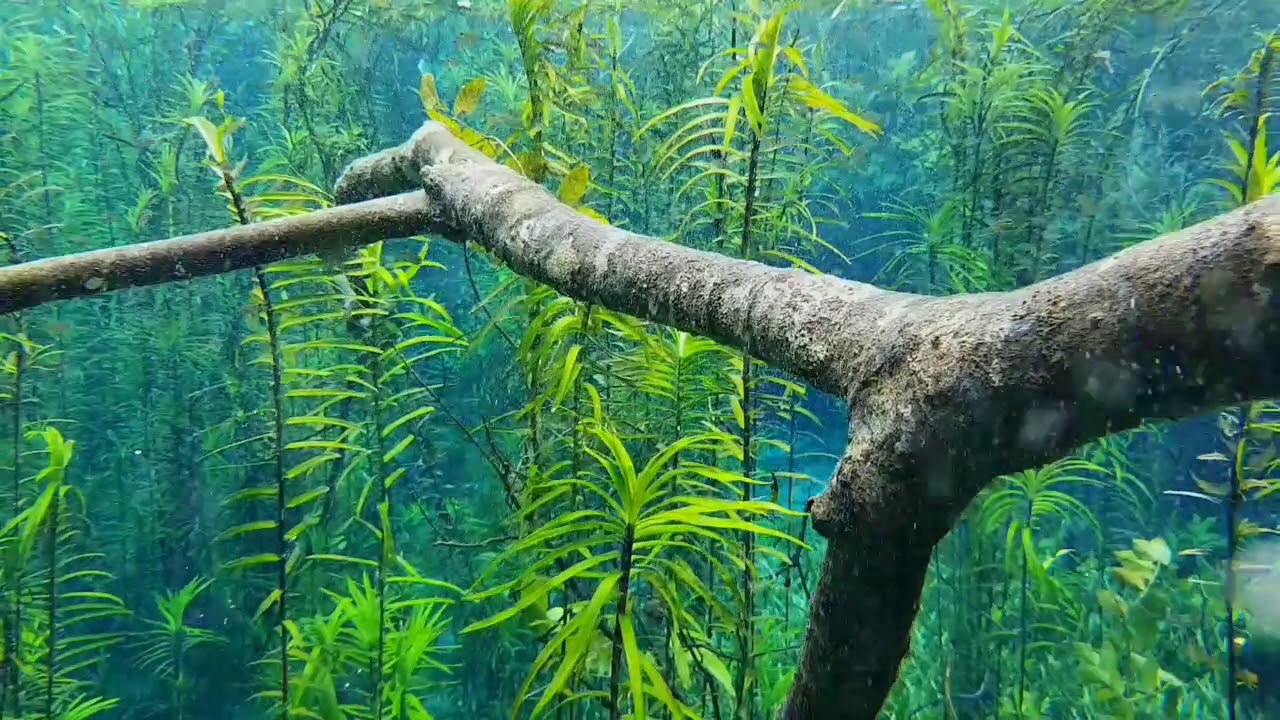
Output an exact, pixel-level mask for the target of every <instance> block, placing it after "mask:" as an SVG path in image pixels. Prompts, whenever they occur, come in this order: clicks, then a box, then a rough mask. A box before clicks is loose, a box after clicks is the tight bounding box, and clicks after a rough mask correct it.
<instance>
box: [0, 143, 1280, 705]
mask: <svg viewBox="0 0 1280 720" xmlns="http://www.w3.org/2000/svg"><path fill="white" fill-rule="evenodd" d="M335 196H336V197H337V199H338V202H339V203H340V205H338V206H337V207H334V208H330V209H326V210H322V211H317V212H314V213H310V214H307V215H303V216H298V217H292V218H286V219H281V220H275V221H271V222H264V223H260V224H256V225H248V226H243V227H237V228H231V229H226V230H215V231H211V232H206V233H199V234H195V235H188V236H183V237H179V238H173V239H170V240H163V241H158V242H151V243H142V244H137V245H130V246H124V247H116V248H111V249H107V250H97V251H91V252H87V253H81V254H76V255H69V256H64V257H58V258H49V259H46V260H39V261H35V262H30V263H24V264H20V265H14V266H10V267H6V268H2V269H0V312H4V313H9V312H14V311H17V310H21V309H23V308H28V307H32V306H34V305H38V304H41V303H44V302H49V301H54V300H63V299H69V298H75V297H86V296H92V295H96V294H101V293H103V292H107V291H111V290H116V289H120V288H125V287H132V286H142V285H151V284H156V283H163V282H170V281H174V280H182V279H187V278H191V277H197V276H203V275H212V274H217V273H222V272H228V271H232V270H236V269H241V268H246V267H251V266H253V265H260V264H265V263H269V262H272V261H275V260H280V259H284V258H286V257H291V256H297V255H303V254H307V253H312V252H318V251H324V250H329V249H334V248H338V247H344V246H355V245H361V244H367V243H370V242H376V241H378V240H382V239H386V238H395V237H405V236H409V235H415V234H423V233H437V234H441V235H444V236H446V237H448V238H450V239H453V240H456V241H473V242H475V243H477V244H479V245H481V246H483V247H485V248H486V249H487V250H489V251H490V252H491V253H492V254H493V255H494V256H495V257H496V258H498V259H499V260H501V261H502V262H504V263H506V264H507V265H509V266H510V267H511V268H512V269H513V270H515V271H516V272H518V273H520V274H522V275H525V276H527V277H530V278H532V279H535V280H538V281H540V282H543V283H546V284H548V285H550V286H551V287H553V288H554V289H556V290H557V291H559V292H561V293H563V294H565V295H568V296H571V297H574V298H577V299H579V300H583V301H586V302H591V303H595V304H599V305H602V306H605V307H608V308H610V309H612V310H614V311H617V312H623V313H627V314H631V315H634V316H636V317H640V318H643V319H646V320H650V321H653V322H658V323H663V324H667V325H671V326H674V327H677V328H680V329H683V330H686V331H689V332H692V333H696V334H699V335H704V336H707V337H710V338H713V339H715V340H717V341H720V342H722V343H725V344H728V345H732V346H735V347H739V348H743V349H746V350H748V351H749V352H751V353H752V354H753V355H755V356H756V357H759V358H761V359H763V360H765V361H767V362H769V363H771V364H773V365H775V366H778V367H781V368H784V369H786V370H788V371H790V372H792V373H794V374H795V375H797V376H799V377H801V378H804V379H805V380H806V381H808V382H810V383H812V384H813V385H814V386H816V387H818V388H820V389H822V390H825V391H827V392H831V393H835V394H838V395H840V396H841V397H843V398H845V399H846V400H848V402H849V406H850V430H849V443H848V446H847V447H846V448H845V451H844V454H843V456H842V458H841V460H840V462H839V464H838V465H837V468H836V471H835V473H834V476H833V477H832V479H831V482H830V484H829V486H828V487H827V489H826V490H825V491H824V492H823V493H822V494H820V495H819V496H818V497H816V498H815V499H814V500H813V501H812V502H811V505H810V511H811V513H812V517H813V523H814V527H815V529H817V530H819V531H820V532H822V533H823V534H824V535H825V536H827V537H828V538H829V540H830V543H829V548H828V553H827V557H826V559H825V560H824V564H823V574H822V578H821V580H820V581H819V586H818V589H817V591H816V593H815V595H814V598H813V601H812V605H811V609H810V620H809V627H808V630H807V635H806V641H805V649H804V652H803V653H802V659H801V665H800V667H799V668H798V672H797V676H796V682H795V684H794V686H793V688H792V692H791V694H790V697H789V700H788V704H787V708H786V710H785V713H784V714H785V717H787V718H789V719H791V720H800V719H801V718H815V719H816V718H822V719H825V718H873V717H875V716H876V713H877V712H878V711H879V709H880V707H881V705H882V704H883V701H884V698H885V697H886V696H887V694H888V692H889V689H890V687H891V686H892V683H893V682H894V679H895V678H896V675H897V669H898V667H899V665H900V663H901V660H902V658H903V657H904V656H905V653H906V652H907V645H908V640H909V637H910V627H911V623H912V621H913V620H914V617H915V612H916V607H917V605H918V603H919V596H920V590H921V587H922V585H923V581H924V575H925V570H926V569H927V566H928V562H929V557H930V554H931V552H932V549H933V547H934V545H935V544H936V543H937V542H938V540H940V539H941V537H942V536H943V535H945V533H946V532H947V531H948V530H949V529H950V527H951V526H952V524H953V523H954V521H955V519H956V517H957V516H958V515H959V513H960V512H961V511H962V510H963V509H964V507H965V506H966V505H967V504H968V503H969V502H970V501H971V500H972V499H973V498H974V497H975V496H976V495H977V493H978V492H979V491H980V490H981V489H982V488H983V487H984V486H985V485H986V484H987V483H989V482H990V481H991V480H992V479H993V478H995V477H997V476H999V475H1001V474H1005V473H1008V472H1013V471H1017V470H1021V469H1025V468H1029V467H1036V466H1039V465H1042V464H1044V463H1046V462H1050V461H1052V460H1054V459H1057V458H1058V457H1061V456H1063V455H1065V454H1066V453H1068V452H1070V451H1071V450H1072V449H1073V448H1075V447H1078V446H1079V445H1080V444H1082V443H1084V442H1087V441H1088V440H1091V439H1094V438H1098V437H1101V436H1103V435H1106V434H1108V433H1112V432H1116V431H1119V430H1123V429H1126V428H1130V427H1133V426H1135V425H1137V424H1138V423H1140V422H1141V421H1143V420H1145V419H1152V418H1177V417H1184V416H1189V415H1193V414H1198V413H1201V412H1205V411H1210V410H1213V409H1216V408H1219V407H1222V406H1225V405H1230V404H1234V403H1240V402H1244V401H1248V400H1253V399H1262V398H1268V397H1274V396H1278V395H1280V363H1277V362H1276V361H1275V358H1276V357H1277V356H1278V355H1277V352H1278V351H1280V196H1271V197H1270V198H1267V199H1264V200H1261V201H1258V202H1256V203H1254V204H1252V205H1249V206H1246V207H1244V208H1241V209H1238V210H1235V211H1232V212H1229V213H1226V214H1224V215H1221V216H1219V217H1217V218H1214V219H1212V220H1209V221H1207V222H1205V223H1201V224H1199V225H1196V226H1194V227H1191V228H1188V229H1186V230H1183V231H1181V232H1177V233H1173V234H1171V235H1166V236H1162V237H1160V238H1157V239H1154V240H1150V241H1148V242H1145V243H1141V244H1139V245H1136V246H1133V247H1130V248H1128V249H1126V250H1123V251H1121V252H1119V253H1116V254H1115V255H1113V256H1111V257H1109V258H1106V259H1104V260H1101V261H1099V262H1095V263H1093V264H1091V265H1087V266H1085V267H1082V268H1079V269H1077V270H1075V271H1072V272H1069V273H1066V274H1064V275H1060V276H1058V277H1055V278H1053V279H1050V280H1046V281H1043V282H1040V283H1037V284H1034V285H1031V286H1028V287H1025V288H1022V289H1020V290H1017V291H1013V292H1003V293H983V294H973V295H959V296H949V297H926V296H919V295H913V294H907V293H900V292H893V291H889V290H883V289H880V288H876V287H873V286H871V285H867V284H864V283H858V282H852V281H848V280H843V279H839V278H836V277H834V276H829V275H814V274H810V273H807V272H804V271H801V270H795V269H779V268H773V267H768V266H765V265H762V264H759V263H754V262H747V261H743V260H737V259H732V258H728V257H725V256H722V255H719V254H715V253H709V252H703V251H699V250H695V249H692V248H687V247H683V246H681V245H678V244H675V243H670V242H664V241H662V240H659V239H656V238H651V237H646V236H642V235H638V234H635V233H631V232H628V231H626V230H622V229H620V228H615V227H612V226H608V225H605V224H602V223H599V222H596V221H594V220H592V219H590V218H588V217H586V216H584V215H582V214H581V213H578V212H576V211H575V210H573V209H572V208H569V207H567V206H565V205H563V204H561V203H559V202H558V201H557V200H556V199H555V198H554V197H553V196H552V195H551V194H550V193H549V192H547V191H546V190H545V189H543V188H542V187H541V186H539V185H537V184H536V183H533V182H531V181H529V180H527V179H526V178H524V177H523V176H521V175H520V174H518V173H516V172H515V171H513V170H511V169H509V168H507V167H504V166H502V165H499V164H498V163H496V162H494V161H492V160H490V159H489V158H488V157H486V156H484V155H483V154H481V153H479V152H478V151H476V150H474V149H472V148H470V147H468V146H467V145H466V144H465V143H463V142H462V141H460V140H459V139H457V138H456V137H454V136H453V135H452V134H451V133H450V132H449V131H448V130H447V129H446V128H445V127H444V126H442V125H440V124H438V123H435V122H428V123H426V124H425V125H423V126H422V128H421V129H419V130H418V131H417V132H416V133H414V135H413V136H412V137H411V138H410V139H409V140H408V141H407V142H405V143H404V144H402V145H400V146H397V147H394V148H390V149H387V150H384V151H382V152H379V153H376V154H374V155H371V156H369V157H366V158H363V159H361V160H358V161H356V162H355V163H353V164H352V165H350V166H349V167H348V168H347V169H346V171H344V173H343V175H342V176H341V177H340V178H339V180H338V182H337V185H336V191H335Z"/></svg>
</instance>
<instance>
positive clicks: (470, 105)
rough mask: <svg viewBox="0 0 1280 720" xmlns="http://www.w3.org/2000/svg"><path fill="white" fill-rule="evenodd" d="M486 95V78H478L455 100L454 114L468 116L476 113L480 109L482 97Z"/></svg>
mask: <svg viewBox="0 0 1280 720" xmlns="http://www.w3.org/2000/svg"><path fill="white" fill-rule="evenodd" d="M483 94H484V78H482V77H478V78H475V79H473V80H471V81H470V82H468V83H467V84H466V85H463V86H462V89H461V90H459V91H458V96H457V97H456V98H454V99H453V114H454V115H466V114H467V113H470V112H475V109H476V108H477V107H480V96H481V95H483Z"/></svg>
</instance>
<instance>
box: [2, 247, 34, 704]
mask: <svg viewBox="0 0 1280 720" xmlns="http://www.w3.org/2000/svg"><path fill="white" fill-rule="evenodd" d="M14 256H15V258H16V256H17V253H16V252H15V253H14ZM15 324H16V325H17V327H18V332H19V333H20V334H22V335H25V328H24V323H23V321H22V313H15ZM26 358H27V352H26V347H25V346H24V345H23V344H22V343H17V345H16V349H15V350H14V354H13V425H12V426H11V428H10V432H11V434H12V443H13V472H12V474H11V475H10V486H11V492H12V493H13V497H12V502H13V505H12V513H13V514H12V517H18V516H19V515H20V514H21V512H22V403H23V402H24V399H23V394H22V390H23V379H24V378H23V375H24V374H25V373H24V370H25V368H26ZM24 574H25V573H24V572H23V566H22V564H21V563H19V564H18V565H17V566H16V567H15V568H14V571H13V573H12V577H11V578H8V581H9V583H10V587H11V588H12V591H11V593H10V595H11V599H10V601H9V602H10V605H11V608H12V613H13V614H12V616H11V617H10V618H8V622H6V623H5V627H4V650H5V652H4V669H5V677H4V691H5V696H4V702H0V716H2V715H3V714H4V713H5V711H6V710H7V709H8V708H7V703H8V700H9V698H10V697H12V698H13V715H14V717H21V715H22V705H21V703H22V685H21V683H22V675H21V673H20V672H19V669H18V663H17V660H16V659H17V658H19V657H22V655H21V653H22V633H21V632H20V628H21V627H22V579H23V576H24Z"/></svg>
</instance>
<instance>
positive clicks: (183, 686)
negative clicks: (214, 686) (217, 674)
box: [134, 577, 226, 720]
mask: <svg viewBox="0 0 1280 720" xmlns="http://www.w3.org/2000/svg"><path fill="white" fill-rule="evenodd" d="M212 584H213V581H212V580H210V579H208V578H199V577H197V578H192V579H191V581H190V582H188V583H187V584H186V585H183V586H182V587H181V588H179V589H178V590H176V591H168V592H166V593H165V594H164V595H156V597H155V603H156V610H157V611H158V613H159V615H160V619H159V620H147V621H146V623H147V624H148V625H150V626H151V627H152V629H150V630H147V631H144V632H142V633H139V634H138V639H137V640H136V641H135V643H134V647H135V649H136V650H137V652H138V663H139V664H138V667H139V669H142V670H145V671H147V672H152V673H155V674H157V675H159V676H161V677H164V678H166V679H167V680H168V681H169V682H170V683H171V684H172V695H171V696H170V706H169V711H170V712H171V713H172V716H173V717H174V718H177V720H183V718H187V717H190V715H191V713H190V710H189V708H188V705H189V703H190V699H189V698H190V691H191V675H190V670H189V669H188V667H189V663H190V659H191V658H190V655H191V651H192V650H194V649H195V648H197V647H199V646H201V645H217V644H222V643H225V642H226V638H225V637H222V636H220V635H219V634H217V633H215V632H213V631H211V630H209V629H207V628H202V627H196V626H194V625H191V624H189V620H188V616H187V613H188V611H189V610H190V609H191V606H192V604H194V603H195V602H196V599H197V598H198V597H199V596H200V593H202V592H204V591H205V590H207V589H208V588H209V586H210V585H212Z"/></svg>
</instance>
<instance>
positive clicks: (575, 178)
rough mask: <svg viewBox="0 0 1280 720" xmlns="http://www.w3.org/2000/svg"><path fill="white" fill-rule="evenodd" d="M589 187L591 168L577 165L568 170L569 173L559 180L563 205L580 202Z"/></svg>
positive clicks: (572, 204)
mask: <svg viewBox="0 0 1280 720" xmlns="http://www.w3.org/2000/svg"><path fill="white" fill-rule="evenodd" d="M589 187H591V168H589V167H587V166H586V165H579V166H577V167H575V168H574V169H572V170H570V171H569V174H568V175H565V176H564V179H563V180H561V181H560V201H561V202H563V203H564V204H565V205H570V206H574V205H577V204H578V203H580V202H582V198H583V196H584V195H586V194H587V189H588V188H589Z"/></svg>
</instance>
